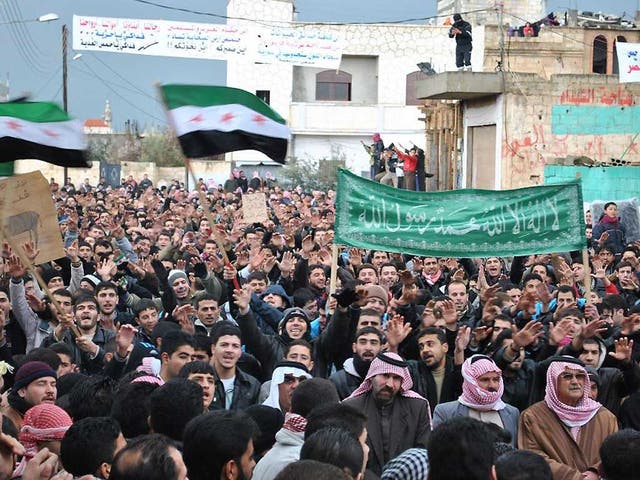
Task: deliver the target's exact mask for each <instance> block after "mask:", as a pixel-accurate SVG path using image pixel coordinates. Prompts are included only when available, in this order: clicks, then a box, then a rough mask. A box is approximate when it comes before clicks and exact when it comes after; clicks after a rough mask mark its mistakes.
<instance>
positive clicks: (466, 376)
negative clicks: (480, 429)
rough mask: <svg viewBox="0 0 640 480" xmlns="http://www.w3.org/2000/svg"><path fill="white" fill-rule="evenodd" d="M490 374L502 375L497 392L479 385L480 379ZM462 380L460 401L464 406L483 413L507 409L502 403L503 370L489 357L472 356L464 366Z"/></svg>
mask: <svg viewBox="0 0 640 480" xmlns="http://www.w3.org/2000/svg"><path fill="white" fill-rule="evenodd" d="M489 372H496V373H499V374H500V387H499V388H498V391H497V392H490V391H488V390H485V389H484V388H482V387H481V386H480V385H478V377H481V376H482V375H484V374H486V373H489ZM462 378H463V382H462V395H460V397H458V401H459V402H460V403H461V404H462V405H466V406H467V407H469V408H471V409H473V410H480V411H481V412H488V411H491V410H496V411H497V410H502V409H504V408H505V404H504V402H503V401H502V394H503V393H504V382H503V380H502V370H500V367H498V366H497V365H496V364H495V362H494V361H493V360H491V359H490V358H489V357H486V356H484V355H472V356H471V357H469V358H467V359H466V360H465V362H464V363H463V364H462Z"/></svg>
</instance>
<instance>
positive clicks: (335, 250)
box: [327, 243, 338, 313]
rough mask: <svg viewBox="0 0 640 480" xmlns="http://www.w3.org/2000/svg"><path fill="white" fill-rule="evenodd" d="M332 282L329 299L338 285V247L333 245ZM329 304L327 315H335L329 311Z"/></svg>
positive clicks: (330, 282) (330, 283)
mask: <svg viewBox="0 0 640 480" xmlns="http://www.w3.org/2000/svg"><path fill="white" fill-rule="evenodd" d="M330 278H331V280H330V281H329V298H331V296H332V295H333V294H334V293H336V284H337V283H338V245H337V244H335V243H334V244H333V245H332V247H331V277H330ZM328 307H329V304H327V313H333V311H329V308H328Z"/></svg>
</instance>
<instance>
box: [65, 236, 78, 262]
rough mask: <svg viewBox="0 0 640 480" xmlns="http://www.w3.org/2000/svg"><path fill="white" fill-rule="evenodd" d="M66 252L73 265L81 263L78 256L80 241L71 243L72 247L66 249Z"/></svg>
mask: <svg viewBox="0 0 640 480" xmlns="http://www.w3.org/2000/svg"><path fill="white" fill-rule="evenodd" d="M64 251H65V253H66V254H67V257H69V260H71V262H72V263H77V262H79V261H80V257H79V256H78V240H74V241H73V242H71V245H69V246H68V247H67V248H65V249H64Z"/></svg>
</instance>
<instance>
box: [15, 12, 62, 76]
mask: <svg viewBox="0 0 640 480" xmlns="http://www.w3.org/2000/svg"><path fill="white" fill-rule="evenodd" d="M5 5H6V7H8V9H9V10H10V11H11V12H12V13H11V15H12V20H13V21H14V22H15V23H14V27H15V30H16V31H17V32H18V38H19V39H20V41H21V42H22V44H23V45H24V46H25V48H26V50H27V51H28V52H29V53H30V56H31V58H32V59H34V60H35V62H36V63H37V64H38V65H39V66H41V67H42V69H43V70H42V71H43V72H49V71H51V68H50V67H48V66H49V65H50V66H53V63H52V62H51V56H50V55H46V54H45V53H44V52H42V50H40V48H39V47H38V46H37V45H36V44H35V42H34V41H33V37H32V36H31V34H30V33H29V30H28V29H27V28H26V25H25V22H24V20H23V17H22V12H21V10H20V7H19V6H18V5H16V4H15V3H14V1H13V0H11V1H8V2H6V3H5Z"/></svg>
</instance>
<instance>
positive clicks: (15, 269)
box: [5, 255, 27, 279]
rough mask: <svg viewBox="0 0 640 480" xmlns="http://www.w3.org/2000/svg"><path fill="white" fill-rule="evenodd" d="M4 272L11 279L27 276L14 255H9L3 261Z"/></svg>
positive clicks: (25, 270)
mask: <svg viewBox="0 0 640 480" xmlns="http://www.w3.org/2000/svg"><path fill="white" fill-rule="evenodd" d="M5 266H6V270H7V272H8V273H9V275H11V277H12V278H15V279H18V278H22V277H24V276H25V275H26V274H27V269H26V268H25V267H24V265H23V264H22V262H21V261H20V259H19V258H18V257H16V256H15V255H11V256H10V257H9V258H8V259H6V260H5Z"/></svg>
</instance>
